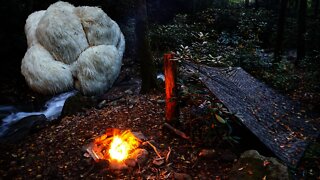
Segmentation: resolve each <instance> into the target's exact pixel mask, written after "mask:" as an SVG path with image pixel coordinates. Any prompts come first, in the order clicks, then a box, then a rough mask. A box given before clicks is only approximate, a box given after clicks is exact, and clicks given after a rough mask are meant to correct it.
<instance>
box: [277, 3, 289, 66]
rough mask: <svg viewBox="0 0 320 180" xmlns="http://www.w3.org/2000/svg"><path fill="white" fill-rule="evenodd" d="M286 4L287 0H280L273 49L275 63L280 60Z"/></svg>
mask: <svg viewBox="0 0 320 180" xmlns="http://www.w3.org/2000/svg"><path fill="white" fill-rule="evenodd" d="M287 5H288V0H281V2H280V10H279V17H278V30H277V39H276V44H275V49H274V58H275V61H274V62H275V63H277V62H280V60H281V57H280V56H281V54H282V41H283V32H284V24H285V21H286V10H287Z"/></svg>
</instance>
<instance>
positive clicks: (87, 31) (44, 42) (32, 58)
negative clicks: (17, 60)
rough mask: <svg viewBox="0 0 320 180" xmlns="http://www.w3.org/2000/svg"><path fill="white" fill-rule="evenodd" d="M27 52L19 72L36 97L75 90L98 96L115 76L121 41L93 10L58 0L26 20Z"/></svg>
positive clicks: (108, 20) (115, 26)
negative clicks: (37, 93) (37, 95)
mask: <svg viewBox="0 0 320 180" xmlns="http://www.w3.org/2000/svg"><path fill="white" fill-rule="evenodd" d="M25 33H26V36H27V42H28V50H27V52H26V54H25V56H24V58H23V59H22V63H21V72H22V74H23V76H24V77H25V79H26V82H27V84H28V85H29V86H30V87H31V88H32V89H33V90H35V91H37V92H39V93H42V94H55V93H60V92H63V91H68V90H70V89H72V88H75V89H77V90H79V91H81V92H82V93H83V94H85V95H94V94H101V93H103V92H104V91H105V90H107V89H108V88H110V87H111V86H112V84H113V83H114V81H115V80H116V78H117V77H118V75H119V72H120V68H121V64H122V57H123V53H124V50H125V39H124V36H123V34H122V32H121V30H120V28H119V26H118V24H117V23H115V22H114V21H113V20H112V19H111V18H110V17H108V15H107V14H106V13H104V12H103V10H102V9H100V8H98V7H87V6H83V7H74V6H73V5H71V4H69V3H67V2H62V1H59V2H57V3H54V4H52V5H51V6H50V7H49V8H48V9H47V10H45V11H37V12H34V13H32V14H31V15H29V17H28V18H27V20H26V25H25Z"/></svg>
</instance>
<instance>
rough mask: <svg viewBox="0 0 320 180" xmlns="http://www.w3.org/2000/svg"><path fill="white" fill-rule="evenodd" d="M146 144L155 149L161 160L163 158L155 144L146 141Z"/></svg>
mask: <svg viewBox="0 0 320 180" xmlns="http://www.w3.org/2000/svg"><path fill="white" fill-rule="evenodd" d="M146 142H147V143H148V144H149V145H150V146H151V147H152V148H153V150H154V152H156V154H157V156H158V157H159V158H162V157H161V155H160V154H159V152H158V150H157V148H156V147H155V146H154V145H153V144H151V143H150V142H149V141H146Z"/></svg>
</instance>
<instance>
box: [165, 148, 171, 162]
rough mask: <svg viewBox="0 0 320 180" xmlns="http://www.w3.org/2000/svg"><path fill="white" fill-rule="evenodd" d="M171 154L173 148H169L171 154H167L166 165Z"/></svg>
mask: <svg viewBox="0 0 320 180" xmlns="http://www.w3.org/2000/svg"><path fill="white" fill-rule="evenodd" d="M170 153H171V148H170V147H169V152H168V154H167V156H166V163H168V160H169V156H170Z"/></svg>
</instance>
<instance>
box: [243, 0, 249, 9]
mask: <svg viewBox="0 0 320 180" xmlns="http://www.w3.org/2000/svg"><path fill="white" fill-rule="evenodd" d="M244 5H245V7H246V8H248V7H249V0H245V1H244Z"/></svg>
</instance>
